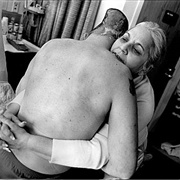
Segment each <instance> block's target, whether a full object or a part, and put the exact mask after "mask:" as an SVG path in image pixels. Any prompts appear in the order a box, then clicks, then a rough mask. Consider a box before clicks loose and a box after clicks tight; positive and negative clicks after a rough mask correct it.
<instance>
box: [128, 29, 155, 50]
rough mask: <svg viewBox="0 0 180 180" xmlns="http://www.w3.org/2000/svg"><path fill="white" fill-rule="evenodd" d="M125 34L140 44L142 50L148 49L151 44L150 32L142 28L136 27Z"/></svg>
mask: <svg viewBox="0 0 180 180" xmlns="http://www.w3.org/2000/svg"><path fill="white" fill-rule="evenodd" d="M127 33H129V36H130V38H131V39H132V40H134V41H135V42H138V43H141V44H142V45H143V46H144V48H149V46H151V44H152V37H151V33H150V31H149V30H148V29H147V28H145V27H143V26H136V27H134V28H132V29H130V30H129V31H128V32H127Z"/></svg>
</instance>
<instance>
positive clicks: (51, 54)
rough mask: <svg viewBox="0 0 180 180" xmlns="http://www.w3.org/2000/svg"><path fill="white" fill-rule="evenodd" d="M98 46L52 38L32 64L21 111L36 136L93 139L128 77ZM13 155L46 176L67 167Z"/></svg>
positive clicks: (29, 154) (24, 153) (18, 153)
mask: <svg viewBox="0 0 180 180" xmlns="http://www.w3.org/2000/svg"><path fill="white" fill-rule="evenodd" d="M94 43H95V42H93V43H89V42H86V41H76V40H67V39H66V40H62V39H61V40H58V39H56V40H52V41H50V42H49V43H48V44H46V45H45V46H44V47H43V48H42V49H41V50H40V51H39V52H38V54H37V55H36V56H35V58H34V59H33V60H32V62H31V65H30V66H29V68H28V70H27V72H26V75H25V76H26V77H28V78H26V79H28V81H27V82H26V81H25V89H26V90H25V95H24V99H23V102H22V104H21V108H20V111H19V118H20V119H22V120H25V121H27V126H28V127H29V131H30V132H31V133H32V134H38V135H42V136H47V137H50V138H54V139H91V138H92V137H93V135H94V134H95V133H96V131H97V130H98V129H99V127H100V125H101V124H102V123H103V122H104V120H105V116H106V115H107V113H108V112H109V111H110V109H111V105H112V101H113V99H114V98H115V96H116V93H117V89H119V84H121V83H119V82H120V81H121V80H122V79H123V76H126V75H127V74H128V73H126V71H127V68H126V67H125V66H124V65H123V64H122V63H121V62H119V61H118V60H117V59H116V58H115V56H114V55H112V53H111V52H110V51H108V50H107V49H105V48H103V47H101V46H98V43H97V44H94ZM127 72H129V71H127ZM121 76H122V77H121ZM127 77H128V75H127V76H126V78H127ZM122 86H123V83H122ZM13 152H14V153H15V155H16V156H17V158H18V159H19V160H20V161H21V162H22V163H23V164H25V165H26V166H27V167H29V168H30V169H33V170H35V171H38V172H41V173H44V174H56V173H61V172H64V171H66V170H67V169H68V167H63V166H59V165H53V164H50V163H49V162H48V161H46V160H45V159H41V158H40V157H39V156H37V155H36V154H34V153H33V152H30V151H22V152H21V151H15V150H14V151H13ZM27 158H28V159H27Z"/></svg>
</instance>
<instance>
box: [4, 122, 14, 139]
mask: <svg viewBox="0 0 180 180" xmlns="http://www.w3.org/2000/svg"><path fill="white" fill-rule="evenodd" d="M1 132H2V133H3V134H4V135H5V136H8V137H10V138H11V139H12V140H15V137H14V134H13V133H12V132H11V131H10V129H9V127H8V125H6V124H2V126H1Z"/></svg>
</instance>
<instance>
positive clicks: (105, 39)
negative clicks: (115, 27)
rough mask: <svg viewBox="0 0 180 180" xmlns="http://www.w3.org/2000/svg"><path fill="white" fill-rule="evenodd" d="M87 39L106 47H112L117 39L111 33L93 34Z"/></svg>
mask: <svg viewBox="0 0 180 180" xmlns="http://www.w3.org/2000/svg"><path fill="white" fill-rule="evenodd" d="M86 41H89V42H91V43H94V44H96V45H98V46H101V47H104V48H106V49H108V50H109V49H110V48H111V46H112V44H113V43H114V41H115V39H114V38H113V37H112V36H111V35H107V34H100V35H97V34H91V35H90V36H89V37H88V38H87V39H86Z"/></svg>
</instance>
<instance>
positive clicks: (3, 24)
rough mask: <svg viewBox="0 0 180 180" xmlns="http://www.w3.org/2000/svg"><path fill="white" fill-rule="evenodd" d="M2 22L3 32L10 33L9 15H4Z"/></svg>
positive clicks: (4, 33)
mask: <svg viewBox="0 0 180 180" xmlns="http://www.w3.org/2000/svg"><path fill="white" fill-rule="evenodd" d="M1 24H2V33H3V35H6V34H7V33H8V17H3V18H2V20H1Z"/></svg>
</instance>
